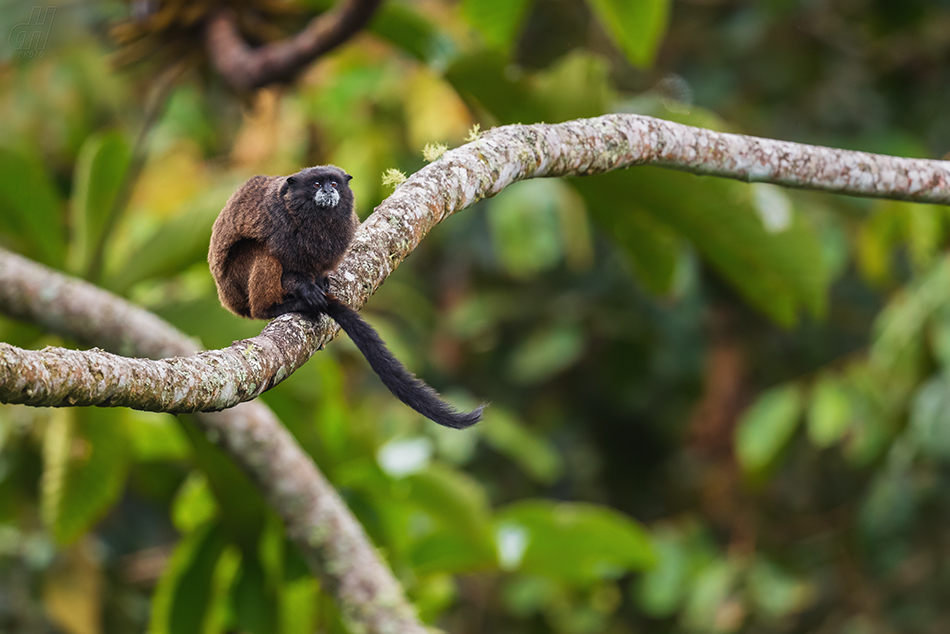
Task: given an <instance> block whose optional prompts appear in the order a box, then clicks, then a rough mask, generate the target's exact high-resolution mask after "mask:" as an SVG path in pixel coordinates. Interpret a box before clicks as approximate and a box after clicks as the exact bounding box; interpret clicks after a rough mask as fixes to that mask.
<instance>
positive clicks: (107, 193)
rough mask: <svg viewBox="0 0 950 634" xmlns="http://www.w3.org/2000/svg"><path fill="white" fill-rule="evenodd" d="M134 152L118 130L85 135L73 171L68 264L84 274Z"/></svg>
mask: <svg viewBox="0 0 950 634" xmlns="http://www.w3.org/2000/svg"><path fill="white" fill-rule="evenodd" d="M131 157H132V152H131V150H130V148H129V144H128V142H127V141H126V139H125V136H124V135H123V134H122V133H121V132H118V131H116V130H113V131H110V132H104V133H100V134H94V135H92V136H90V137H89V138H88V139H86V142H85V143H83V146H82V148H81V149H80V150H79V156H78V157H77V159H76V168H75V171H74V174H73V196H72V201H71V203H70V210H71V218H70V221H71V222H70V226H71V227H72V229H73V241H72V244H71V251H70V261H69V265H70V266H69V268H70V270H72V271H73V272H74V273H77V274H82V273H84V272H86V271H87V270H88V267H89V264H90V262H91V258H92V255H93V253H94V251H95V249H96V247H97V245H98V244H99V242H100V241H101V240H102V239H103V232H104V230H105V228H106V223H107V222H108V219H109V216H110V215H111V212H112V209H113V207H114V205H115V202H116V196H117V195H118V193H119V189H120V188H121V187H122V183H123V181H124V179H125V177H126V174H127V173H128V169H129V163H130V161H131Z"/></svg>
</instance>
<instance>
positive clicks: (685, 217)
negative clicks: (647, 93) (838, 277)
mask: <svg viewBox="0 0 950 634" xmlns="http://www.w3.org/2000/svg"><path fill="white" fill-rule="evenodd" d="M571 183H572V184H573V185H574V186H575V187H577V188H578V190H579V191H580V192H581V194H583V196H584V198H585V200H586V201H587V208H588V209H589V210H591V214H592V216H593V217H594V218H595V219H597V220H598V221H600V222H601V223H603V224H604V225H605V226H606V227H608V228H609V227H612V226H618V225H619V226H625V225H626V224H627V223H631V221H628V220H626V219H617V218H613V216H623V215H628V214H636V213H638V212H639V211H640V210H643V211H645V212H646V213H648V214H650V216H652V219H653V220H654V221H656V222H657V223H662V224H665V225H666V226H668V227H670V228H671V229H673V230H674V231H675V232H677V233H678V234H679V235H681V236H683V237H686V238H688V239H689V240H691V241H692V243H693V244H694V245H695V246H696V248H697V249H699V251H700V252H701V253H702V254H703V255H704V256H705V258H706V259H707V260H708V261H709V262H710V263H711V264H712V265H713V266H714V267H715V268H716V269H717V270H718V271H719V272H720V273H721V274H722V275H723V276H725V277H726V279H727V280H728V281H729V282H730V283H731V284H732V285H733V286H735V287H736V289H737V290H739V291H740V293H741V294H742V295H743V296H744V297H745V298H746V299H747V300H748V301H749V303H750V304H752V305H753V306H755V307H756V308H758V309H759V310H761V311H763V312H764V313H766V314H767V315H769V316H770V317H772V318H773V319H774V320H775V321H776V322H778V323H780V324H782V325H785V326H791V325H793V324H794V323H795V321H796V319H797V315H798V310H799V307H800V306H805V307H807V308H808V309H810V310H811V312H812V313H814V314H816V315H821V314H822V313H823V312H824V309H825V303H826V292H827V286H828V273H827V270H826V268H825V266H824V257H823V252H822V246H821V242H820V240H819V239H818V238H817V236H815V235H814V233H813V232H812V231H811V230H810V229H809V228H808V227H807V226H806V225H805V224H804V221H803V220H802V219H801V218H800V217H799V215H798V214H794V215H793V217H792V220H791V224H790V225H789V226H788V227H787V228H786V229H785V230H783V231H778V232H774V231H770V230H768V229H767V228H766V227H765V226H764V225H763V223H762V221H761V219H760V216H759V212H758V211H757V209H756V206H755V204H754V202H753V199H752V198H753V195H752V190H751V189H750V188H749V187H748V186H747V185H744V184H742V183H738V182H734V181H729V180H726V179H720V178H711V177H702V176H693V175H687V174H683V173H680V172H676V171H673V170H667V169H661V168H658V167H637V168H633V169H630V170H626V171H615V172H610V173H608V174H601V175H597V176H594V177H590V178H573V179H571ZM634 231H635V229H634V227H633V225H631V227H630V228H629V229H627V230H625V231H622V232H621V234H620V235H619V236H618V239H623V238H627V239H629V237H630V236H631V235H632V234H633V233H634ZM670 242H671V241H670ZM625 246H626V249H628V250H629V252H638V253H642V254H644V255H643V256H641V257H643V258H644V259H646V258H647V257H648V256H649V252H648V251H646V250H645V249H644V246H643V245H642V244H639V243H638V242H636V241H631V242H629V243H628V244H626V245H625ZM662 248H663V247H660V248H658V249H657V250H658V251H659V250H660V249H662ZM665 248H666V249H670V248H671V245H668V246H667V247H665ZM671 257H672V253H671V252H670V253H669V254H668V255H666V258H667V259H669V258H671ZM668 266H670V265H669V264H666V265H662V264H661V268H660V271H661V272H662V271H663V270H664V267H668ZM658 281H659V282H663V281H664V280H663V278H662V277H661V278H659V280H658Z"/></svg>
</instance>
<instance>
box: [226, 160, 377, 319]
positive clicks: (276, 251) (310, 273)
mask: <svg viewBox="0 0 950 634" xmlns="http://www.w3.org/2000/svg"><path fill="white" fill-rule="evenodd" d="M327 179H333V181H334V182H336V183H337V187H336V188H335V189H336V191H337V192H338V193H339V195H340V200H339V203H338V204H337V205H335V206H334V207H332V208H331V207H322V206H319V205H316V204H314V202H313V198H312V194H313V192H314V191H315V188H314V187H313V185H314V184H315V183H318V182H320V181H326V180H327ZM348 181H349V176H348V175H347V174H346V173H345V172H344V171H343V170H341V169H340V168H338V167H334V166H332V165H326V166H319V167H311V168H307V169H305V170H301V171H300V172H298V173H297V174H293V175H292V176H255V177H254V178H252V179H250V180H249V181H247V182H246V183H244V185H242V186H241V187H240V188H239V189H238V190H237V191H236V192H234V194H232V195H231V197H230V198H229V199H228V202H227V203H225V205H224V209H222V210H221V213H220V214H219V215H218V218H217V220H215V223H214V228H213V229H212V232H211V247H210V249H209V251H208V264H209V265H210V267H211V274H212V275H213V276H214V280H215V283H216V284H217V286H218V298H219V299H220V300H221V304H222V305H223V306H224V307H225V308H227V309H228V310H230V311H231V312H232V313H234V314H236V315H240V316H241V317H250V318H252V319H270V318H273V317H275V316H277V315H278V314H280V312H281V311H280V309H279V305H280V304H281V303H282V302H284V301H285V300H286V299H287V298H288V297H289V296H291V295H292V294H293V293H294V290H295V288H296V287H297V285H298V282H303V281H309V282H314V281H319V280H322V279H323V278H325V277H326V275H327V274H328V273H329V272H330V271H332V270H334V269H335V268H336V267H337V266H338V265H339V264H340V261H341V260H342V259H343V256H344V255H345V254H346V249H347V247H348V246H349V244H350V241H351V240H352V239H353V235H354V233H355V232H356V227H357V226H358V224H359V220H358V219H357V217H356V214H355V213H354V211H353V193H352V192H351V191H350V188H349V186H348V185H347V182H348ZM284 312H286V311H284Z"/></svg>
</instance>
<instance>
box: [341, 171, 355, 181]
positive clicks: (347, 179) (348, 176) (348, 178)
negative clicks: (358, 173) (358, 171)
mask: <svg viewBox="0 0 950 634" xmlns="http://www.w3.org/2000/svg"><path fill="white" fill-rule="evenodd" d="M343 175H344V176H346V182H347V183H349V182H350V181H351V180H353V177H352V176H350V175H349V174H347V173H346V172H344V173H343Z"/></svg>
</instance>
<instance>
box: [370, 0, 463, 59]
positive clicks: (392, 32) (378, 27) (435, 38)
mask: <svg viewBox="0 0 950 634" xmlns="http://www.w3.org/2000/svg"><path fill="white" fill-rule="evenodd" d="M368 30H369V31H370V32H372V33H373V34H375V35H378V36H379V37H381V38H383V39H384V40H387V41H389V42H390V43H391V44H395V45H396V46H398V47H399V48H401V49H402V50H404V51H406V52H407V53H409V54H410V55H412V56H414V57H415V58H416V59H418V60H420V61H423V62H428V63H430V64H432V65H434V66H436V67H439V68H444V67H445V66H447V65H448V63H449V62H450V61H451V60H452V58H454V57H455V55H456V49H457V47H456V44H455V42H454V41H453V40H452V38H451V37H450V36H449V35H448V34H447V33H445V32H443V31H440V30H439V29H438V28H437V27H436V25H434V24H432V22H430V21H429V20H427V19H426V18H425V17H423V16H422V15H420V14H419V13H418V12H416V11H413V10H412V9H410V8H409V7H407V6H405V5H403V4H397V3H394V2H386V3H384V4H383V5H382V6H381V7H380V8H379V9H378V10H377V11H376V14H375V15H374V17H373V20H372V21H371V22H370V24H369V27H368Z"/></svg>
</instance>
